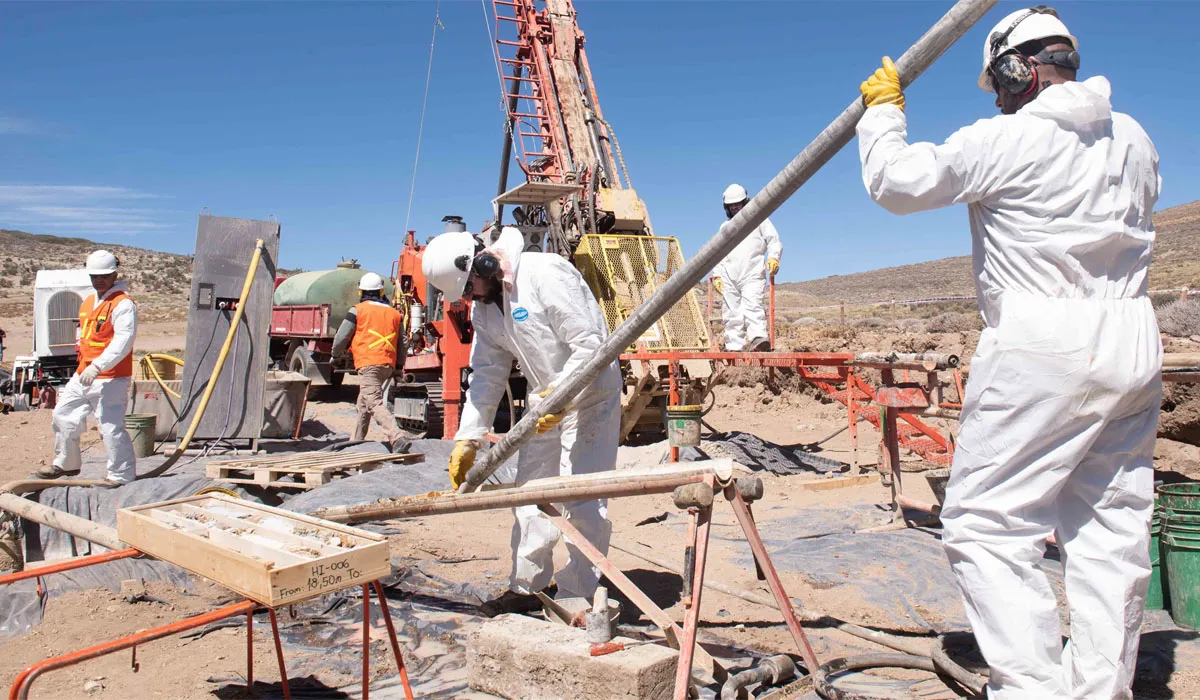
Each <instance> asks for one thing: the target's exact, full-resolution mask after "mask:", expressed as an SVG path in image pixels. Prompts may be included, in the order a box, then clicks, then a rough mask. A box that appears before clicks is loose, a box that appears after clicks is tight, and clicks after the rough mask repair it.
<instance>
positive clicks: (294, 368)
mask: <svg viewBox="0 0 1200 700" xmlns="http://www.w3.org/2000/svg"><path fill="white" fill-rule="evenodd" d="M288 355H289V356H290V357H291V359H289V360H288V371H289V372H297V373H299V374H303V375H304V376H306V377H307V376H308V362H309V359H308V352H307V351H305V350H302V349H298V350H294V351H293V352H289V353H288ZM323 386H325V385H324V384H314V383H311V382H310V383H309V385H308V400H309V401H312V400H313V399H315V398H317V395H318V394H319V393H320V391H321V387H323Z"/></svg>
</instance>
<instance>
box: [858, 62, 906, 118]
mask: <svg viewBox="0 0 1200 700" xmlns="http://www.w3.org/2000/svg"><path fill="white" fill-rule="evenodd" d="M858 89H859V92H861V93H862V96H863V102H864V103H865V104H866V105H867V106H868V107H875V106H877V105H896V106H897V107H899V108H900V109H902V110H903V109H904V92H903V91H901V89H900V74H899V73H897V72H896V64H894V63H892V59H890V58H888V57H887V56H884V57H883V67H882V68H877V69H875V74H874V75H872V76H871V77H870V78H867V79H866V80H865V81H863V84H862V85H860V86H859V87H858Z"/></svg>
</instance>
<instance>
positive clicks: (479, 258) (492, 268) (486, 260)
mask: <svg viewBox="0 0 1200 700" xmlns="http://www.w3.org/2000/svg"><path fill="white" fill-rule="evenodd" d="M471 271H472V272H474V273H475V274H477V275H479V276H480V277H483V278H485V279H496V278H498V277H500V274H501V272H500V258H497V257H496V256H495V255H493V254H491V253H480V254H479V255H476V256H475V260H474V262H472V263H471Z"/></svg>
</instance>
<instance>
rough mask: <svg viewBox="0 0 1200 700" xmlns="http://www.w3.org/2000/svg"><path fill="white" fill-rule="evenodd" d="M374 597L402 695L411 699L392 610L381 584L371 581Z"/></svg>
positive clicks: (410, 689) (411, 694)
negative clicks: (390, 647) (398, 675)
mask: <svg viewBox="0 0 1200 700" xmlns="http://www.w3.org/2000/svg"><path fill="white" fill-rule="evenodd" d="M371 586H372V587H374V589H375V597H376V598H378V599H379V607H380V609H382V610H383V624H385V625H387V631H388V640H389V641H390V642H391V643H392V654H393V655H395V657H396V667H397V668H398V669H400V682H401V683H402V684H404V697H405V698H406V699H407V700H413V692H412V688H411V687H410V686H409V684H408V669H407V668H405V666H404V656H403V655H402V654H401V653H400V641H399V640H398V639H396V627H395V625H393V624H392V612H391V611H390V610H388V604H387V598H386V597H384V595H383V585H382V584H380V583H379V581H372V582H371Z"/></svg>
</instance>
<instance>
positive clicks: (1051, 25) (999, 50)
mask: <svg viewBox="0 0 1200 700" xmlns="http://www.w3.org/2000/svg"><path fill="white" fill-rule="evenodd" d="M1053 12H1054V11H1053V10H1051V9H1050V8H1047V7H1046V6H1044V5H1038V6H1037V7H1032V8H1026V9H1024V10H1017V11H1016V12H1013V13H1011V14H1009V15H1008V16H1007V17H1005V18H1004V19H1002V20H1000V21H999V22H998V23H997V24H996V26H995V27H992V31H990V32H988V35H987V39H984V41H983V70H981V71H980V72H979V89H981V90H983V91H984V92H992V93H994V92H996V91H995V90H994V89H992V79H991V77H990V76H989V73H988V67H989V66H991V65H992V61H994V60H995V59H996V57H997V56H1000V55H1001V54H1004V53H1005V52H1007V51H1010V50H1012V49H1014V48H1016V47H1018V46H1020V45H1021V44H1024V43H1025V42H1027V41H1034V40H1036V39H1048V38H1050V37H1052V36H1061V37H1066V38H1067V39H1070V40H1071V48H1073V49H1075V50H1076V51H1078V50H1079V40H1078V39H1076V38H1075V36H1074V35H1072V34H1071V32H1070V30H1069V29H1067V25H1065V24H1063V22H1062V20H1060V19H1059V18H1058V15H1057V14H1052V13H1053Z"/></svg>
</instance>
